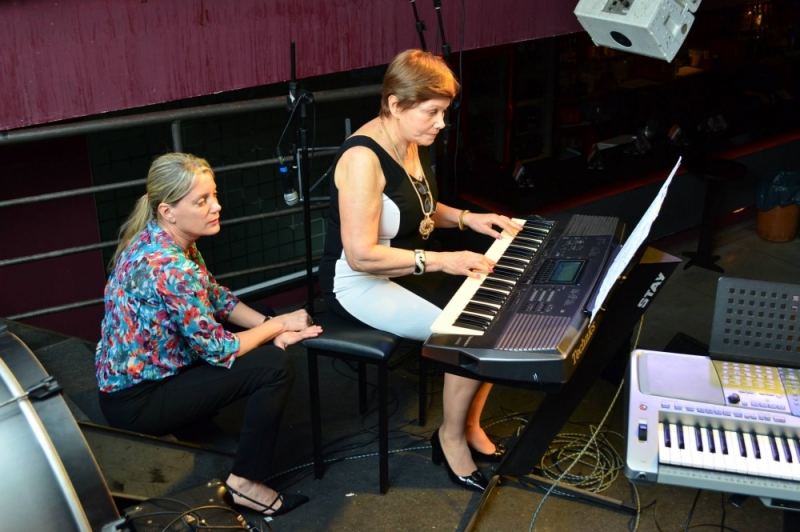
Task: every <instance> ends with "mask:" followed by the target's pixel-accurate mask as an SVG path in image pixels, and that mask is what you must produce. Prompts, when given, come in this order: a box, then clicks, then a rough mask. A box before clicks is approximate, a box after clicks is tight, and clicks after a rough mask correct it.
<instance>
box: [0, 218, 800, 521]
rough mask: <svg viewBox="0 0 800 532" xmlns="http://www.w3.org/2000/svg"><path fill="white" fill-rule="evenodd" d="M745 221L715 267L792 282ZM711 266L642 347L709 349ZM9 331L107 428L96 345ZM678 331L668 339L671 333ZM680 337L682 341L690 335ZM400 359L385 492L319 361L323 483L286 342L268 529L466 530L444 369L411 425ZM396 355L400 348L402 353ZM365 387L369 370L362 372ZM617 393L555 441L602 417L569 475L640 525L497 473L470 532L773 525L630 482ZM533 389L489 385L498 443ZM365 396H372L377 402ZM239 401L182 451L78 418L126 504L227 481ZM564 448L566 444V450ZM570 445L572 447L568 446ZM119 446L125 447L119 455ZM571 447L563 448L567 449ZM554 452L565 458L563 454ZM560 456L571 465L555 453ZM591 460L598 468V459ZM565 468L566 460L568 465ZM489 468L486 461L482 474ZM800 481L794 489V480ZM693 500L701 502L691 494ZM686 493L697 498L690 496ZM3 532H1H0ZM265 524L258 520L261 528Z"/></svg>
mask: <svg viewBox="0 0 800 532" xmlns="http://www.w3.org/2000/svg"><path fill="white" fill-rule="evenodd" d="M755 223H756V222H755V219H751V220H748V221H745V222H743V223H740V224H739V225H737V226H735V227H731V228H728V229H727V230H724V231H720V233H719V235H718V238H717V241H716V243H715V251H716V252H717V253H719V254H720V255H721V256H722V259H721V260H720V262H719V264H720V265H721V266H722V267H723V268H725V271H726V272H725V275H726V276H731V277H740V278H748V279H762V280H769V281H776V282H789V283H798V280H800V275H798V268H797V265H798V263H800V240H795V241H793V242H790V243H772V242H766V241H763V240H761V239H759V238H758V237H757V236H756V234H755ZM695 244H696V241H694V240H692V236H691V235H683V239H681V238H671V239H670V241H664V242H661V243H660V245H658V244H657V245H656V247H659V248H660V249H662V250H664V251H666V252H668V253H672V254H674V255H676V256H680V255H681V252H682V251H685V250H691V249H692V248H693V247H694V246H695ZM718 278H719V274H717V273H714V272H711V271H708V270H704V269H700V268H696V267H693V268H690V269H688V270H683V268H682V266H679V268H678V270H677V271H676V272H675V273H674V274H673V276H672V277H671V278H670V279H669V280H668V281H667V283H666V284H665V286H664V287H663V289H662V291H661V293H660V294H659V295H658V297H657V298H656V299H655V301H654V303H653V304H652V306H651V307H650V308H649V309H648V311H647V313H646V315H645V319H644V322H643V326H642V330H641V334H639V335H638V340H637V342H638V344H637V345H638V346H639V347H642V348H647V349H657V350H662V349H664V348H665V347H666V346H667V344H669V343H670V342H671V341H677V340H681V339H682V340H684V341H686V342H690V343H692V342H694V343H696V344H703V343H705V344H707V343H708V342H709V336H710V331H711V320H712V314H713V308H714V299H715V293H716V283H717V279H718ZM12 330H13V331H14V332H15V333H16V334H18V335H19V336H20V337H21V338H22V339H23V341H25V342H26V344H28V346H29V347H30V348H31V349H32V350H33V351H34V352H35V353H36V354H37V357H39V358H40V360H41V361H42V363H43V365H44V366H45V367H46V368H47V369H48V371H49V372H50V373H51V374H54V375H57V376H58V378H59V379H60V380H63V381H64V382H65V385H64V389H65V395H66V399H67V401H68V403H69V405H70V407H71V408H72V409H73V414H74V415H75V417H76V419H78V420H79V421H85V422H89V423H91V422H94V423H98V424H103V423H104V420H103V419H102V416H101V415H100V414H99V411H98V410H97V408H96V406H95V403H94V401H93V400H92V394H93V393H94V391H93V378H92V373H91V372H92V371H93V369H92V368H93V353H92V350H91V349H90V346H87V345H86V344H85V343H84V342H81V341H78V340H74V339H69V338H64V337H59V336H58V335H52V334H50V333H47V332H46V331H39V330H36V329H32V328H28V327H24V326H17V325H12ZM676 336H677V340H676ZM684 345H687V346H688V345H689V343H686V344H684ZM401 350H402V351H403V352H401V353H399V354H398V355H396V358H397V360H398V367H397V368H396V369H395V370H394V371H392V372H391V373H390V377H389V385H390V388H391V389H392V392H391V396H390V398H391V406H390V412H391V418H390V430H391V441H390V449H391V450H392V453H393V454H392V455H391V457H390V461H389V468H390V469H389V475H390V483H391V485H390V489H389V491H388V493H387V494H386V495H380V494H379V492H378V458H377V455H376V454H375V453H376V451H377V436H376V432H375V431H376V426H377V415H376V413H375V411H374V410H373V411H370V412H368V413H367V414H366V415H363V416H360V415H359V414H358V393H357V386H356V380H355V379H356V374H355V373H354V371H353V368H351V367H349V366H348V365H347V364H345V363H343V362H341V361H338V362H335V363H334V362H332V361H330V360H327V361H324V362H323V363H322V365H321V372H322V375H321V383H322V384H321V393H322V405H323V419H324V426H323V435H324V442H325V444H326V458H327V460H328V464H327V467H326V472H325V476H324V478H323V479H321V480H315V479H314V478H313V473H312V469H311V467H310V466H309V465H310V456H311V454H310V451H311V435H310V434H311V431H310V421H309V408H308V392H307V390H308V387H307V365H306V359H305V352H304V350H303V349H302V348H300V347H296V346H295V347H292V348H291V349H290V353H291V355H292V357H293V359H294V361H295V365H296V368H297V379H296V382H295V386H294V389H293V392H292V398H291V400H290V403H289V406H288V408H287V410H286V413H285V417H284V420H283V426H282V429H281V435H280V440H279V448H278V453H277V459H276V463H275V471H276V476H275V477H274V478H273V479H272V480H271V481H270V483H271V484H272V485H274V487H276V488H279V489H282V490H288V491H292V492H301V493H305V494H306V495H308V496H310V497H311V502H310V503H309V504H307V505H305V506H303V507H302V508H301V509H298V510H296V511H295V512H292V513H290V514H288V515H286V516H281V517H278V518H276V519H275V520H274V521H272V522H271V523H269V525H270V526H271V528H272V530H275V531H280V532H290V531H319V530H326V531H327V530H331V531H335V530H342V531H345V530H347V531H381V530H386V531H394V530H414V531H416V530H420V531H422V530H428V531H439V530H463V529H464V528H465V526H466V525H467V522H468V520H469V519H470V517H471V516H472V515H473V511H474V509H475V508H476V505H477V503H478V500H479V498H480V497H479V496H478V495H477V494H473V493H471V492H468V491H465V490H462V489H459V488H457V487H456V486H454V485H453V484H451V483H450V481H449V480H448V478H447V476H446V474H445V471H444V469H443V468H441V467H438V468H437V467H435V466H434V465H433V464H432V462H431V460H430V445H429V442H428V438H429V436H430V434H431V433H432V432H433V431H434V430H435V429H436V428H437V427H438V426H439V423H440V421H441V413H442V412H441V394H440V393H439V392H440V390H441V382H442V381H441V375H438V376H436V377H435V378H434V392H433V394H432V395H431V396H430V399H429V401H430V408H429V410H428V421H427V423H426V425H425V426H423V427H420V426H418V425H417V421H416V420H417V385H418V375H417V369H418V368H417V354H416V353H415V352H413V350H412V349H410V348H409V349H403V348H401ZM404 355H408V356H406V357H405V358H404ZM370 378H371V381H372V382H375V380H376V378H375V375H374V374H372V373H370ZM616 393H617V387H616V386H614V385H611V384H609V383H608V382H606V381H604V380H602V379H600V380H598V381H597V382H596V384H594V385H593V386H592V388H591V389H590V390H589V391H588V393H587V395H586V398H585V399H584V400H583V402H582V403H581V405H580V407H579V408H578V409H577V411H576V412H575V414H574V415H573V416H572V418H571V420H570V423H569V424H568V425H567V426H566V427H565V428H564V433H565V434H563V436H564V439H565V440H567V439H569V438H574V439H576V440H577V441H582V440H581V439H583V438H585V437H586V435H587V434H588V433H589V432H590V431H592V430H593V429H594V427H596V426H597V424H598V423H599V422H600V421H601V419H602V418H603V417H604V415H606V413H607V412H608V418H607V421H606V424H605V425H604V426H603V429H602V430H601V432H600V436H601V437H600V438H599V439H600V441H601V443H602V445H601V446H600V448H592V449H590V451H589V452H588V453H587V454H586V455H584V457H583V459H582V460H581V463H580V464H579V465H578V466H577V467H576V468H575V469H573V471H572V472H577V473H578V474H579V475H582V476H583V477H582V480H583V482H585V483H586V484H587V485H598V484H599V485H602V486H604V487H607V489H605V490H604V491H602V495H605V496H607V497H610V498H614V499H621V500H625V501H627V502H628V503H630V504H633V505H634V506H635V505H637V504H638V505H639V506H640V507H641V511H640V513H639V517H638V519H637V518H636V517H630V516H629V515H626V514H624V513H621V512H617V511H613V510H609V509H605V508H599V507H596V506H593V505H591V504H587V503H583V502H578V501H575V500H571V499H565V498H561V497H555V496H550V497H548V498H547V499H546V501H545V502H544V504H542V505H541V508H540V509H539V513H538V515H537V516H536V521H535V524H532V520H533V519H534V515H535V514H536V512H537V508H538V507H539V505H540V503H541V501H542V497H543V494H542V492H541V491H540V490H537V489H533V488H529V487H526V486H523V485H522V484H521V483H518V482H514V481H504V482H503V484H502V485H501V486H500V487H499V488H497V489H496V490H495V491H494V492H493V494H492V496H491V498H490V499H489V501H488V504H487V505H486V506H485V507H484V509H483V510H482V511H481V512H480V513H479V514H478V521H477V524H476V526H475V528H474V530H480V531H506V530H508V531H526V530H531V529H533V530H540V531H573V530H580V531H583V530H597V531H605V530H608V531H624V530H633V529H634V528H636V527H637V526H638V528H637V529H638V530H642V531H658V530H661V531H677V530H684V529H686V527H687V521H688V520H689V518H690V517H691V519H690V521H689V524H688V526H689V528H691V529H692V530H714V529H717V530H720V529H721V523H722V517H723V513H724V519H725V521H724V524H725V527H727V528H725V529H726V530H734V531H740V532H743V531H770V530H774V531H778V530H782V526H783V525H782V523H783V519H784V518H783V515H782V513H781V512H780V511H776V510H773V509H768V508H766V507H764V506H763V505H762V504H761V502H760V501H759V500H757V499H753V498H751V499H747V500H745V501H744V503H743V504H742V505H741V506H740V507H739V508H737V507H734V506H733V505H731V504H728V503H726V502H725V501H726V500H727V498H728V496H729V494H720V493H716V492H705V491H704V492H701V493H700V494H699V497H698V492H697V490H694V489H688V488H678V487H671V486H664V485H651V486H639V487H637V488H636V489H634V488H633V486H632V485H631V484H630V483H629V482H628V481H627V479H626V478H625V476H624V474H623V472H622V471H621V470H620V468H619V465H620V460H624V441H623V439H622V436H621V433H622V431H623V408H625V397H624V394H619V397H618V398H617V400H616V403H614V404H613V406H612V405H611V404H612V400H613V398H614V397H615V395H616ZM542 397H543V395H542V394H541V393H536V392H531V391H526V390H523V389H519V388H508V387H500V386H496V387H495V388H494V390H493V392H492V395H491V396H490V399H489V403H488V405H487V408H486V411H485V415H484V426H485V427H486V430H487V432H488V433H489V434H490V435H491V436H492V437H494V438H495V439H497V440H498V441H505V440H506V439H508V438H509V437H510V436H511V435H512V434H513V433H514V431H515V430H516V429H518V428H519V427H521V425H522V424H523V423H524V422H525V419H526V417H527V414H529V413H530V412H532V411H533V410H534V409H535V408H536V407H537V405H538V404H539V402H540V401H541V400H542ZM374 404H375V401H374V400H373V401H372V402H371V405H372V406H374ZM239 406H240V405H234V406H233V407H230V408H229V409H226V411H224V412H221V413H220V415H219V416H217V417H216V418H215V419H214V420H213V421H210V422H204V423H200V424H197V425H195V426H194V427H189V428H188V429H187V431H186V434H177V435H176V437H178V438H180V439H181V440H186V441H194V442H198V441H199V442H200V443H201V444H203V445H210V446H212V447H213V449H217V450H222V451H223V452H216V451H214V450H203V449H198V448H186V447H182V446H181V445H179V444H178V443H177V442H170V441H163V440H155V441H150V440H142V439H138V438H136V437H133V436H122V435H114V434H112V435H109V434H108V433H105V432H103V431H102V429H93V428H92V427H90V426H89V425H84V433H85V435H86V437H87V440H88V442H89V445H90V447H91V448H92V451H93V452H94V454H95V456H96V458H97V460H98V463H99V464H100V466H101V468H102V470H103V473H104V476H105V477H106V482H107V484H108V485H109V487H110V489H111V490H112V492H114V493H115V494H118V495H120V496H124V497H126V498H130V499H131V500H135V499H136V498H148V497H155V496H159V495H169V494H175V493H179V492H181V491H182V490H186V489H187V488H190V487H193V486H197V485H200V484H201V483H202V482H205V481H206V480H208V479H209V478H213V477H218V478H219V477H224V475H225V474H226V470H227V467H228V464H229V463H230V456H229V455H228V454H225V451H232V450H233V449H234V448H235V439H234V438H233V437H232V436H231V434H235V432H236V427H237V416H238V415H240V412H241V408H239ZM563 445H566V444H562V446H563ZM574 445H579V446H580V444H579V443H576V444H574ZM120 449H124V450H125V451H124V452H121V451H120ZM564 452H568V451H564ZM559 456H561V455H559ZM564 463H565V464H568V463H569V461H568V460H565V462H564ZM598 463H601V464H602V467H599V466H597V464H598ZM565 467H566V466H565ZM484 471H485V472H486V473H487V474H488V475H490V474H491V468H484ZM798 489H800V486H798ZM696 497H697V499H696ZM695 499H696V503H695ZM0 528H1V527H0ZM264 529H265V530H266V529H267V528H266V525H265V527H264Z"/></svg>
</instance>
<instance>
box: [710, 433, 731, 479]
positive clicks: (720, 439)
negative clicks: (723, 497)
mask: <svg viewBox="0 0 800 532" xmlns="http://www.w3.org/2000/svg"><path fill="white" fill-rule="evenodd" d="M713 433H714V441H716V443H717V447H719V456H720V458H721V459H722V465H723V469H721V471H728V472H730V473H733V472H734V471H735V470H736V468H735V465H734V458H733V456H731V454H730V452H731V451H730V449H729V447H728V439H727V438H726V437H725V431H724V430H719V429H714V430H713Z"/></svg>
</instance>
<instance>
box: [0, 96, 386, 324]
mask: <svg viewBox="0 0 800 532" xmlns="http://www.w3.org/2000/svg"><path fill="white" fill-rule="evenodd" d="M380 92H381V86H380V85H369V86H364V87H356V88H351V89H336V90H330V91H322V92H316V93H314V101H315V103H327V102H336V101H341V100H349V99H357V98H363V97H368V96H377V95H379V94H380ZM285 105H286V97H285V96H280V97H274V98H261V99H255V100H248V101H243V102H232V103H224V104H212V105H205V106H198V107H188V108H184V109H176V110H169V111H156V112H151V113H142V114H138V115H131V116H123V117H113V118H102V119H98V120H91V121H87V122H82V123H73V124H64V125H54V126H41V127H32V128H26V129H20V130H10V131H2V132H0V146H3V145H6V144H17V143H23V142H33V141H39V140H48V139H54V138H62V137H69V136H77V135H86V134H91V133H101V132H106V131H114V130H119V129H126V128H133V127H140V126H148V125H154V124H164V123H170V124H171V133H172V147H173V150H174V151H182V149H183V131H182V122H183V121H185V120H197V119H201V118H212V117H220V116H226V115H231V114H238V113H248V112H254V111H265V110H269V109H280V108H283V107H284V106H285ZM334 153H335V149H330V148H324V149H317V150H314V152H313V153H312V154H311V156H312V157H321V156H327V155H332V154H334ZM293 160H294V157H293V156H287V157H282V158H270V159H260V160H256V161H249V162H246V163H239V164H231V165H225V166H219V167H216V168H214V169H213V170H214V173H215V174H219V173H223V172H230V171H236V170H243V169H247V168H256V167H260V166H267V165H271V164H277V163H283V162H286V161H293ZM300 179H303V176H300ZM146 182H147V180H146V179H135V180H131V181H125V182H122V183H113V184H108V185H97V186H92V187H85V188H79V189H74V190H65V191H61V192H53V193H48V194H40V195H37V196H28V197H24V198H15V199H11V200H4V201H0V208H3V207H11V206H15V205H25V204H33V203H40V202H45V201H51V200H56V199H63V198H70V197H75V196H82V195H88V194H95V193H98V192H105V191H109V190H117V189H122V188H129V187H136V186H141V185H144V184H145V183H146ZM315 186H316V185H315ZM302 200H303V201H311V200H312V198H303V199H302ZM328 206H329V204H328V203H317V204H315V205H311V206H310V209H311V210H323V209H327V208H328ZM302 212H303V209H302V207H296V208H289V209H282V210H278V211H274V212H269V213H261V214H255V215H250V216H242V217H239V218H234V219H231V220H226V221H224V222H221V225H222V224H225V225H228V224H230V225H233V224H238V223H245V222H251V221H257V220H263V219H269V218H277V217H280V216H287V215H292V214H301V213H302ZM118 244H119V240H113V241H105V242H98V243H95V244H88V245H85V246H76V247H71V248H63V249H58V250H54V251H50V252H46V253H37V254H33V255H27V256H23V257H15V258H12V259H5V260H0V268H2V267H4V266H11V265H15V264H25V263H29V262H35V261H39V260H45V259H50V258H54V257H62V256H66V255H73V254H77V253H83V252H86V251H94V250H97V249H103V248H107V247H112V246H116V245H118ZM313 260H315V261H317V260H319V257H318V256H316V257H313ZM303 263H305V259H294V260H290V261H284V262H280V263H273V264H269V265H266V266H260V267H256V268H248V269H245V270H239V271H234V272H228V273H225V274H221V275H217V276H215V277H216V278H217V279H223V278H231V277H238V276H242V275H250V274H253V273H261V272H265V271H270V270H276V269H280V268H285V267H289V266H297V265H301V264H303ZM274 281H275V284H278V283H280V282H282V280H281V279H276V280H274ZM261 286H262V287H267V286H269V283H263V284H262V285H261ZM102 302H103V299H102V298H99V299H88V300H84V301H78V302H76V303H70V304H67V305H59V306H55V307H48V308H44V309H39V310H34V311H30V312H25V313H21V314H16V315H14V316H8V317H7V319H10V320H20V319H25V318H31V317H35V316H42V315H45V314H53V313H57V312H63V311H66V310H72V309H76V308H82V307H87V306H91V305H96V304H98V303H102Z"/></svg>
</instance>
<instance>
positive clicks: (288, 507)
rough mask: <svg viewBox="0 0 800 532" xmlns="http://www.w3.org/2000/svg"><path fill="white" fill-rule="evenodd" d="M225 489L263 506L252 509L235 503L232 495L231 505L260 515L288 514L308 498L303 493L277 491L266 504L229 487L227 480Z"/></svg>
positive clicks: (275, 515)
mask: <svg viewBox="0 0 800 532" xmlns="http://www.w3.org/2000/svg"><path fill="white" fill-rule="evenodd" d="M225 489H227V490H228V492H229V493H231V494H232V495H236V496H237V497H241V498H242V499H246V500H248V501H250V502H252V503H253V504H257V505H259V506H261V507H262V508H263V510H261V511H258V510H256V509H254V508H250V507H249V506H244V505H242V504H237V503H235V502H233V497H231V502H232V503H233V506H237V507H239V508H241V509H243V510H247V511H250V512H257V513H260V514H261V515H263V516H265V517H277V516H279V515H284V514H288V513H289V512H291V511H292V510H294V509H295V508H297V507H298V506H302V505H303V504H305V503H307V502H308V501H309V500H310V499H309V498H308V497H306V496H305V495H300V494H299V493H298V494H292V493H281V492H279V491H277V492H276V493H277V494H278V496H277V497H275V499H274V500H273V501H272V502H271V503H270V504H269V505H266V504H264V503H262V502H258V501H257V500H255V499H251V498H250V497H248V496H247V495H245V494H244V493H241V492H240V491H237V490H235V489H233V488H232V487H230V486H229V485H228V483H227V482H225ZM278 501H281V506H280V508H278V509H277V510H276V509H275V508H274V506H275V503H276V502H278ZM270 511H271V512H272V513H271V514H268V513H267V512H270Z"/></svg>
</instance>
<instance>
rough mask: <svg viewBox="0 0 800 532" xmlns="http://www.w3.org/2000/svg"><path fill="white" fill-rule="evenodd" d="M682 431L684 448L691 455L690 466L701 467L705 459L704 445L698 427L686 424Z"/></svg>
mask: <svg viewBox="0 0 800 532" xmlns="http://www.w3.org/2000/svg"><path fill="white" fill-rule="evenodd" d="M683 432H684V434H685V435H686V440H687V441H686V450H687V452H688V454H689V456H690V457H691V460H692V467H694V468H697V469H703V468H704V466H705V461H706V460H705V454H706V453H705V450H706V447H705V446H704V445H703V440H702V436H701V434H700V427H693V426H690V425H687V426H685V427H684V428H683Z"/></svg>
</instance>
